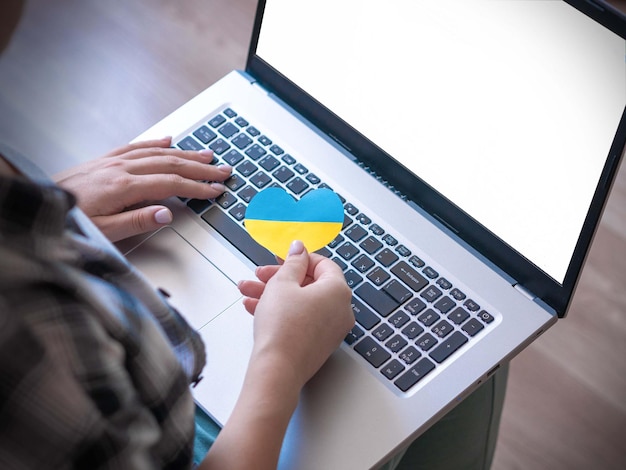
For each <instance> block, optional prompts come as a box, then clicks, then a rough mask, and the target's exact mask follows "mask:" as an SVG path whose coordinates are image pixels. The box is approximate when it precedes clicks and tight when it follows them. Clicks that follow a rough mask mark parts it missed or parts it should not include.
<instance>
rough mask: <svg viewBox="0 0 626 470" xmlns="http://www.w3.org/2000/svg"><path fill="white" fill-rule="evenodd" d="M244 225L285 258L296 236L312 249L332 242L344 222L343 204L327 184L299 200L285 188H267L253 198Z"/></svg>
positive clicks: (252, 235) (269, 248) (269, 247)
mask: <svg viewBox="0 0 626 470" xmlns="http://www.w3.org/2000/svg"><path fill="white" fill-rule="evenodd" d="M244 225H245V227H246V229H247V230H248V233H249V234H250V236H251V237H252V238H254V240H256V242H257V243H259V244H260V245H262V246H264V247H265V248H267V249H268V250H269V251H271V252H272V253H274V254H275V255H277V256H279V257H281V258H283V259H285V258H286V257H287V252H288V251H289V246H290V245H291V242H293V241H294V240H301V241H302V243H304V246H306V248H307V250H308V251H309V252H313V251H316V250H319V249H320V248H322V247H324V246H325V245H327V244H328V243H329V242H331V241H332V240H333V239H334V238H335V237H336V236H337V235H338V234H339V232H340V231H341V228H342V226H343V205H342V203H341V200H340V199H339V196H337V194H335V193H334V192H333V191H331V190H330V189H326V188H321V189H315V190H313V191H309V192H308V193H307V194H305V195H304V196H303V197H302V199H300V200H299V201H296V200H295V199H294V198H293V197H291V196H290V195H289V194H287V192H286V191H285V190H284V189H282V188H267V189H264V190H263V191H261V192H260V193H258V194H257V195H256V196H254V197H253V198H252V200H251V201H250V204H249V205H248V208H247V209H246V216H245V220H244Z"/></svg>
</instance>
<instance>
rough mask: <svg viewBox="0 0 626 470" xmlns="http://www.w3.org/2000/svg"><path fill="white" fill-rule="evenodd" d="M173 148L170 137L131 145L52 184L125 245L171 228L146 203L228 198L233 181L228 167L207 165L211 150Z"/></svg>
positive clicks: (162, 211) (167, 214) (165, 212)
mask: <svg viewBox="0 0 626 470" xmlns="http://www.w3.org/2000/svg"><path fill="white" fill-rule="evenodd" d="M170 145H171V138H170V137H166V138H164V139H160V140H150V141H145V142H138V143H134V144H128V145H126V146H124V147H121V148H119V149H117V150H114V151H113V152H111V153H109V154H107V155H105V156H104V157H101V158H98V159H95V160H92V161H89V162H86V163H83V164H81V165H78V166H75V167H72V168H69V169H68V170H65V171H63V172H61V173H58V174H57V175H55V176H54V179H55V181H56V182H57V184H58V185H59V186H61V187H62V188H64V189H66V190H67V191H70V192H71V193H73V194H74V195H75V196H76V198H77V200H78V206H79V207H80V208H81V209H82V210H83V211H84V212H85V213H86V214H87V215H88V216H89V217H90V218H91V219H92V221H93V222H94V223H95V224H96V225H97V226H98V227H99V228H100V230H102V232H103V233H104V234H105V235H106V236H107V237H108V238H109V239H110V240H111V241H114V242H115V241H118V240H122V239H123V238H127V237H130V236H133V235H137V234H140V233H145V232H149V231H152V230H156V229H157V228H159V227H162V226H164V225H168V224H169V223H171V222H172V217H173V216H172V213H171V211H170V210H169V209H168V208H167V207H165V206H163V205H154V204H149V203H148V201H158V200H162V199H166V198H169V197H172V196H182V197H188V198H196V199H212V198H215V197H217V196H219V195H220V194H221V193H223V192H224V185H223V184H222V182H223V181H224V180H226V179H227V178H228V177H229V176H230V174H231V171H232V169H231V167H230V166H228V165H222V166H214V165H209V163H211V162H212V161H213V152H212V151H211V150H203V151H200V152H195V151H190V150H179V149H174V148H170ZM205 181H207V182H208V183H207V182H205ZM141 204H144V206H142V207H137V206H138V205H141Z"/></svg>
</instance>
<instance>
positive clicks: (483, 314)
mask: <svg viewBox="0 0 626 470" xmlns="http://www.w3.org/2000/svg"><path fill="white" fill-rule="evenodd" d="M478 318H480V319H481V320H482V321H484V322H485V323H491V322H492V321H493V320H494V318H493V315H492V314H490V313H489V312H488V311H486V310H483V311H482V312H480V313H479V314H478Z"/></svg>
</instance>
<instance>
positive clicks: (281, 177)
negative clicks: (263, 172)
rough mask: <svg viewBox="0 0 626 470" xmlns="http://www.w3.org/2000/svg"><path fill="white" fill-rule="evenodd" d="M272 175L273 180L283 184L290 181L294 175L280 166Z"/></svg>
mask: <svg viewBox="0 0 626 470" xmlns="http://www.w3.org/2000/svg"><path fill="white" fill-rule="evenodd" d="M273 175H274V178H276V179H277V180H278V181H280V182H281V183H285V182H286V181H288V180H289V179H291V178H292V177H293V176H294V175H295V173H294V172H293V171H291V170H290V169H289V168H287V167H286V166H281V167H280V168H279V169H278V170H276V171H275V172H274V173H273Z"/></svg>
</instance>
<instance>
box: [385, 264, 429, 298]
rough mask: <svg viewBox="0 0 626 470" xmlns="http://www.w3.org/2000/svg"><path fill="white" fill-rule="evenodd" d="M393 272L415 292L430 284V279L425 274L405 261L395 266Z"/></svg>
mask: <svg viewBox="0 0 626 470" xmlns="http://www.w3.org/2000/svg"><path fill="white" fill-rule="evenodd" d="M391 272H392V273H393V274H395V275H396V276H397V277H398V279H400V280H401V281H402V282H404V283H405V284H406V285H407V286H409V288H411V289H412V290H413V291H415V292H419V291H420V290H422V289H423V288H424V286H426V285H428V281H427V280H426V279H425V278H424V276H422V275H421V274H420V273H418V272H417V271H416V270H415V269H413V268H412V267H411V266H409V265H408V264H407V263H405V262H404V261H400V262H399V263H398V264H396V265H395V266H394V267H393V268H391Z"/></svg>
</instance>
